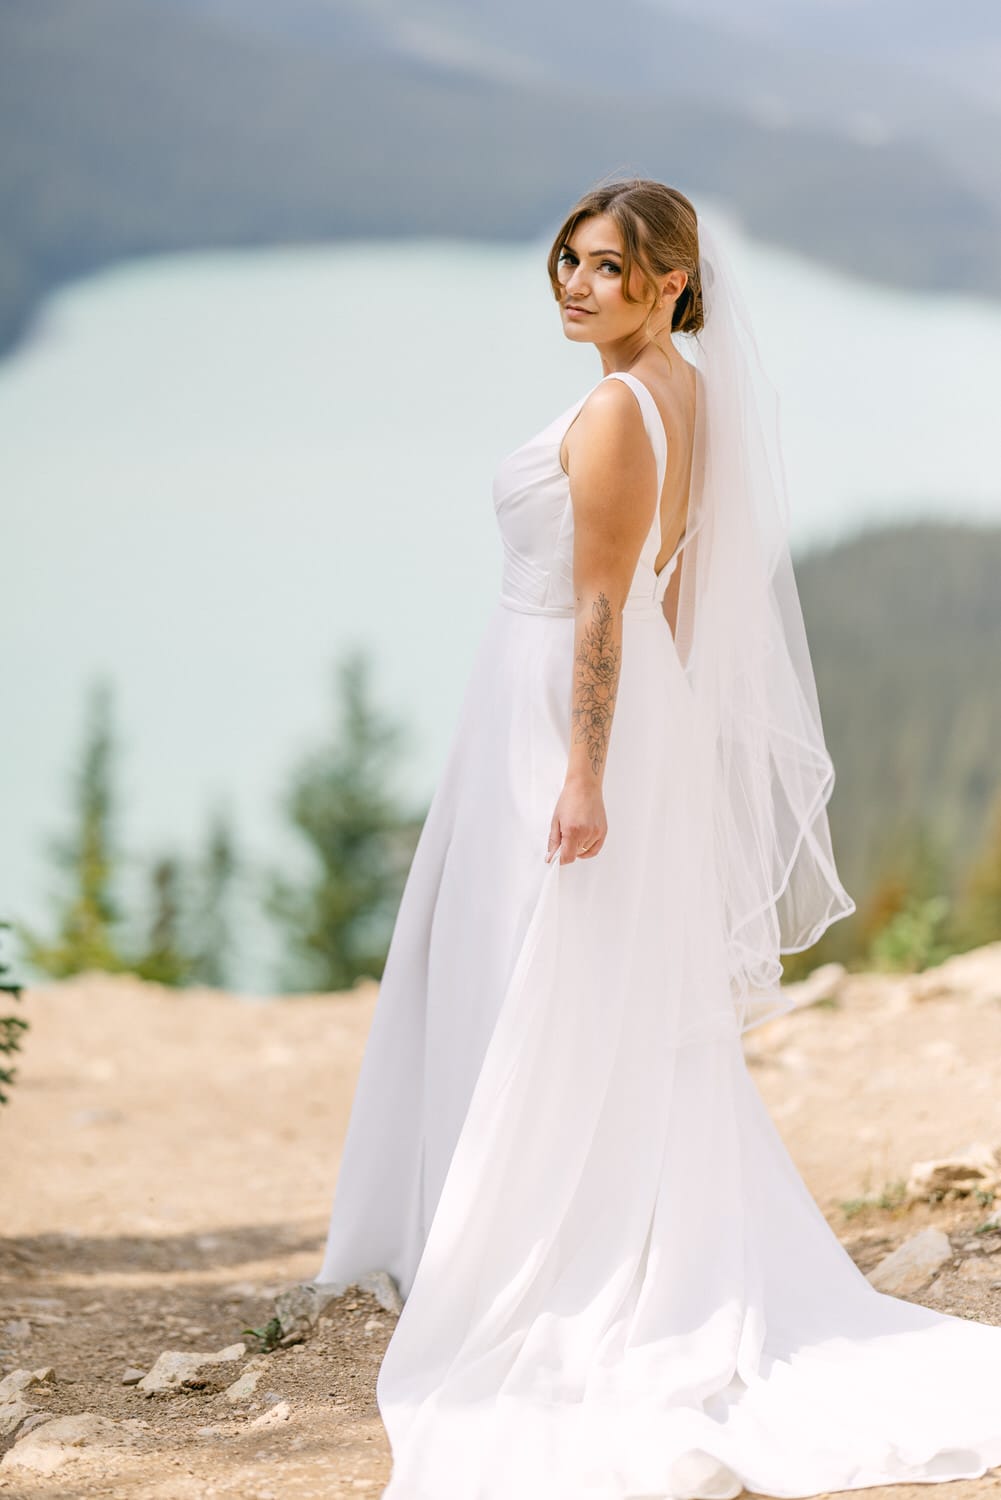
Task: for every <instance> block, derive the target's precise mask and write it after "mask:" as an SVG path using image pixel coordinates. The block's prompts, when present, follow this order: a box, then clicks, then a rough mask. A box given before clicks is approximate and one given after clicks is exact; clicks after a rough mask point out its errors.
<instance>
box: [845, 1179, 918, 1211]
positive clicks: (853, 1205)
mask: <svg viewBox="0 0 1001 1500" xmlns="http://www.w3.org/2000/svg"><path fill="white" fill-rule="evenodd" d="M906 1197H907V1184H906V1182H905V1181H904V1179H903V1178H902V1177H898V1178H896V1179H895V1180H894V1181H893V1182H888V1183H887V1184H886V1185H885V1187H884V1188H883V1191H882V1192H881V1193H875V1194H866V1195H865V1196H864V1197H862V1198H848V1199H846V1200H845V1201H844V1202H842V1204H841V1205H840V1207H841V1212H842V1213H843V1214H844V1216H845V1218H846V1219H854V1218H855V1217H856V1215H857V1214H860V1213H864V1212H865V1210H866V1209H867V1208H879V1209H882V1210H883V1211H884V1212H885V1213H893V1212H894V1210H895V1209H898V1208H902V1207H903V1205H904V1203H905V1201H906Z"/></svg>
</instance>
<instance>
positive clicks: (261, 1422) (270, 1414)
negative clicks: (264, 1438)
mask: <svg viewBox="0 0 1001 1500" xmlns="http://www.w3.org/2000/svg"><path fill="white" fill-rule="evenodd" d="M291 1415H292V1409H291V1407H290V1406H289V1404H288V1402H287V1401H279V1402H278V1403H277V1404H276V1405H275V1406H272V1407H270V1408H269V1409H268V1410H267V1411H264V1412H261V1415H260V1416H259V1417H255V1418H254V1420H253V1421H252V1422H251V1424H250V1425H251V1427H280V1426H281V1425H282V1423H283V1422H287V1421H288V1420H289V1418H290V1417H291Z"/></svg>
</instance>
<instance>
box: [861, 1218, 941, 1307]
mask: <svg viewBox="0 0 1001 1500" xmlns="http://www.w3.org/2000/svg"><path fill="white" fill-rule="evenodd" d="M951 1259H952V1245H951V1243H950V1241H949V1236H948V1235H947V1234H943V1232H942V1230H941V1229H922V1230H921V1232H920V1234H915V1235H912V1236H911V1238H910V1239H909V1240H905V1241H904V1243H903V1244H902V1245H898V1246H897V1249H896V1250H894V1251H893V1252H892V1253H891V1254H890V1255H887V1256H884V1258H883V1259H882V1260H881V1261H880V1263H879V1265H878V1266H876V1268H875V1269H874V1270H872V1271H870V1272H869V1281H870V1282H871V1284H872V1285H873V1286H874V1287H875V1288H876V1290H877V1292H887V1293H889V1295H890V1296H891V1297H910V1296H913V1294H914V1293H915V1292H919V1291H921V1289H922V1287H925V1286H927V1284H928V1282H929V1281H931V1279H932V1277H933V1276H935V1275H936V1274H937V1272H939V1271H940V1270H941V1269H942V1267H943V1266H944V1265H945V1263H946V1262H947V1261H949V1260H951Z"/></svg>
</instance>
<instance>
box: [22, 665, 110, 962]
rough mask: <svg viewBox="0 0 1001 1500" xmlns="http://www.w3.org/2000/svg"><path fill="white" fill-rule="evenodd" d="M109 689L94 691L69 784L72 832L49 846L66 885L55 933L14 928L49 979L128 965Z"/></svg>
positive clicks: (98, 685)
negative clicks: (119, 895)
mask: <svg viewBox="0 0 1001 1500" xmlns="http://www.w3.org/2000/svg"><path fill="white" fill-rule="evenodd" d="M112 696H113V695H112V689H111V684H110V682H108V681H107V680H106V679H104V678H99V679H98V680H97V681H96V682H95V683H94V684H93V685H92V687H91V690H90V694H89V699H88V704H87V711H86V726H85V731H84V744H83V752H82V756H81V761H80V765H79V768H78V770H77V772H76V773H75V775H74V778H73V796H74V804H75V808H74V815H75V821H76V827H75V828H74V830H73V831H72V833H71V834H69V835H68V836H67V837H65V838H54V839H51V840H50V841H49V850H50V853H51V856H52V859H53V862H54V864H55V866H56V868H57V870H58V871H59V872H60V874H61V876H62V878H63V885H64V893H63V894H62V896H61V897H60V898H59V911H58V918H57V925H56V934H55V936H54V937H53V938H51V939H46V938H43V937H41V936H40V935H39V934H38V933H36V932H34V931H33V930H32V929H31V928H30V927H29V926H28V925H27V924H26V923H24V922H19V923H18V924H17V929H18V933H19V935H20V937H21V940H22V942H23V945H24V954H25V959H26V961H27V962H29V963H31V964H33V965H34V966H35V967H36V968H37V969H40V970H41V971H42V973H45V974H50V975H52V976H53V978H57V979H59V978H64V977H65V976H67V975H69V974H77V973H80V972H82V971H84V970H87V969H101V970H104V971H106V972H115V971H120V970H122V969H124V968H127V967H128V965H127V963H126V962H125V960H124V959H123V957H122V954H121V952H120V951H119V947H118V944H117V940H116V935H115V934H116V929H117V928H118V926H119V924H120V922H121V915H122V914H121V911H120V908H119V906H118V903H117V900H116V898H115V896H114V894H113V891H114V885H115V877H116V870H117V862H118V852H117V848H116V844H115V830H114V797H113V792H112V778H113V771H114V760H115V738H114V731H113V725H112Z"/></svg>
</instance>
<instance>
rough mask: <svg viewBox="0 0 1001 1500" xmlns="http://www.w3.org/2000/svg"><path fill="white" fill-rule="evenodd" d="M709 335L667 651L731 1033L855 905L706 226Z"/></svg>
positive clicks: (759, 1010)
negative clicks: (718, 927)
mask: <svg viewBox="0 0 1001 1500" xmlns="http://www.w3.org/2000/svg"><path fill="white" fill-rule="evenodd" d="M699 268H700V274H701V281H702V301H703V327H702V329H701V330H699V332H698V333H695V334H675V335H673V337H674V339H675V340H676V342H677V347H678V348H679V350H681V351H682V352H684V353H685V355H686V356H687V357H688V358H689V359H690V360H691V362H692V363H693V364H694V365H695V366H696V369H697V370H698V371H699V372H700V375H701V378H700V379H699V381H698V400H697V404H696V419H695V441H694V456H693V468H692V484H691V492H690V499H689V512H688V524H687V527H686V541H685V545H684V547H683V548H682V551H681V557H680V565H681V567H680V580H679V584H678V614H677V624H676V632H675V635H676V641H677V646H678V652H679V655H680V657H681V660H682V663H683V665H684V667H685V672H686V675H687V677H688V680H689V683H690V686H691V689H692V692H693V695H694V699H695V703H696V708H697V714H698V720H699V724H700V728H701V731H702V733H703V734H704V736H705V738H704V741H703V742H704V744H705V746H706V753H707V755H709V756H710V757H711V760H712V771H711V775H712V778H713V796H712V803H713V842H714V856H715V865H716V869H717V874H718V877H719V882H720V890H721V893H722V900H723V912H724V922H725V928H726V933H727V950H728V964H729V972H730V983H731V989H732V994H733V999H734V1004H735V1006H736V1008H737V1016H738V1020H739V1024H740V1028H741V1030H746V1029H747V1028H748V1027H749V1026H752V1025H755V1024H757V1023H758V1022H759V1021H762V1020H765V1019H767V1018H768V1017H769V1016H771V1015H774V1014H777V1013H778V1012H780V1011H783V1010H787V1009H789V1007H790V1002H789V1001H788V1000H787V999H786V998H785V997H784V995H783V992H782V991H781V990H780V988H779V979H780V976H781V974H782V964H781V959H780V953H782V952H786V953H792V952H797V951H800V950H802V949H804V948H807V947H809V946H810V945H811V944H812V943H814V942H815V941H816V940H817V939H818V938H819V937H820V935H821V933H823V932H824V931H825V929H826V928H827V927H829V926H830V925H831V923H832V922H835V921H837V920H838V919H839V918H842V917H846V916H849V915H850V914H851V913H852V912H853V911H854V910H855V903H854V901H853V900H852V898H851V896H849V895H848V893H847V891H845V889H844V888H843V886H842V884H841V881H840V879H839V877H838V872H837V869H836V867H835V861H834V856H833V852H832V847H831V834H830V828H829V825H828V819H827V803H828V801H829V800H830V796H831V792H832V789H833V786H834V767H833V765H832V762H831V757H830V755H829V754H828V751H827V746H826V744H825V741H824V732H823V726H822V723H821V715H820V707H819V703H818V699H817V689H816V683H815V679H814V673H813V665H812V662H811V659H810V652H809V647H808V645H807V637H806V631H805V628H804V624H803V615H802V610H801V607H800V600H799V593H798V590H797V586H796V581H795V577H794V575H793V567H792V560H791V556H790V550H789V505H788V497H787V492H786V478H785V470H784V466H783V461H782V451H781V441H780V433H779V403H778V397H777V395H776V392H775V390H774V388H773V386H772V384H771V382H770V381H769V379H768V377H767V375H766V373H765V371H764V369H763V367H762V363H761V358H760V355H759V351H758V345H757V341H756V339H755V336H754V331H753V329H752V326H751V320H750V317H749V315H748V311H747V308H746V306H745V303H744V300H743V298H742V296H741V293H740V289H739V287H738V285H737V281H736V278H735V276H734V272H733V268H732V265H731V263H730V260H729V257H728V254H727V253H726V252H725V251H724V249H723V247H722V246H721V244H720V242H719V236H718V234H717V233H716V232H714V230H713V229H712V228H710V227H709V226H708V225H706V224H705V222H704V221H703V220H702V219H700V221H699Z"/></svg>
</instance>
